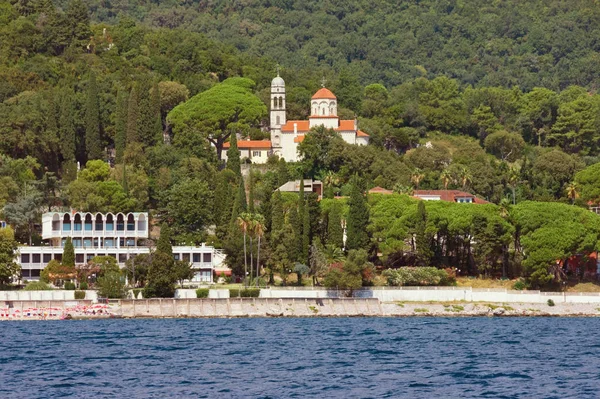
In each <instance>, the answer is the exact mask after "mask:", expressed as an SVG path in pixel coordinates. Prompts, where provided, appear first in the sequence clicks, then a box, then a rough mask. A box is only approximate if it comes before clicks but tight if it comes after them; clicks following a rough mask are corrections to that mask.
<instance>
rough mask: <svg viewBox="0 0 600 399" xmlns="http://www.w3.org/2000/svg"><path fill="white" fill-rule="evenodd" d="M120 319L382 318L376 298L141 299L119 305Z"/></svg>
mask: <svg viewBox="0 0 600 399" xmlns="http://www.w3.org/2000/svg"><path fill="white" fill-rule="evenodd" d="M120 308H121V313H120V315H121V316H123V317H269V316H271V317H274V316H277V317H279V316H291V317H294V316H296V317H309V316H382V315H383V312H382V309H381V306H380V302H379V300H377V299H375V298H371V299H361V298H328V299H306V298H305V299H295V298H290V299H281V298H278V299H269V298H230V299H191V298H190V299H144V300H122V301H120Z"/></svg>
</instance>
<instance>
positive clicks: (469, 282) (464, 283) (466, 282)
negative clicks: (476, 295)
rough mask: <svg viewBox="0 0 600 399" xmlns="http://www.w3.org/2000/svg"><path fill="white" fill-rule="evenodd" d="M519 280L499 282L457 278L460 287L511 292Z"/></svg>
mask: <svg viewBox="0 0 600 399" xmlns="http://www.w3.org/2000/svg"><path fill="white" fill-rule="evenodd" d="M516 281H517V280H498V279H484V278H469V277H457V278H456V285H457V286H458V287H473V288H503V289H507V290H511V289H512V287H513V285H514V284H515V282H516Z"/></svg>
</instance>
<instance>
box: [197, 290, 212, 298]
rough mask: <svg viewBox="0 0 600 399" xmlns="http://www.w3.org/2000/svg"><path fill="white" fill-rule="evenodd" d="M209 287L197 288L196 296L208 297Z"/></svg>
mask: <svg viewBox="0 0 600 399" xmlns="http://www.w3.org/2000/svg"><path fill="white" fill-rule="evenodd" d="M208 291H209V289H208V288H198V289H197V290H196V298H208Z"/></svg>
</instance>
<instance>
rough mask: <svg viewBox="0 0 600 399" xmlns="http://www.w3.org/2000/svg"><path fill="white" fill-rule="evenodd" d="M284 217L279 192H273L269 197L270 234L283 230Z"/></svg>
mask: <svg viewBox="0 0 600 399" xmlns="http://www.w3.org/2000/svg"><path fill="white" fill-rule="evenodd" d="M283 223H284V215H283V202H282V199H281V192H279V190H277V191H275V192H274V193H273V195H272V196H271V234H275V233H276V232H279V231H281V229H283Z"/></svg>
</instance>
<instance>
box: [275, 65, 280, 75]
mask: <svg viewBox="0 0 600 399" xmlns="http://www.w3.org/2000/svg"><path fill="white" fill-rule="evenodd" d="M275 69H277V76H279V64H277V65H275Z"/></svg>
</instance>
